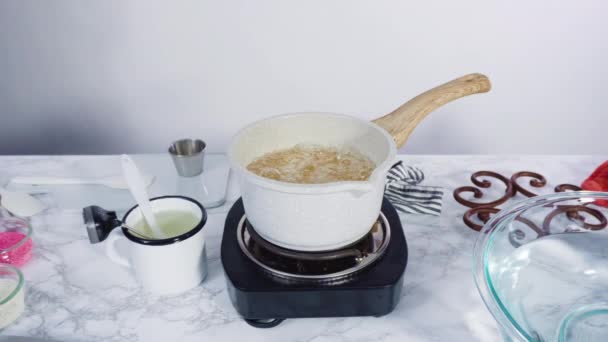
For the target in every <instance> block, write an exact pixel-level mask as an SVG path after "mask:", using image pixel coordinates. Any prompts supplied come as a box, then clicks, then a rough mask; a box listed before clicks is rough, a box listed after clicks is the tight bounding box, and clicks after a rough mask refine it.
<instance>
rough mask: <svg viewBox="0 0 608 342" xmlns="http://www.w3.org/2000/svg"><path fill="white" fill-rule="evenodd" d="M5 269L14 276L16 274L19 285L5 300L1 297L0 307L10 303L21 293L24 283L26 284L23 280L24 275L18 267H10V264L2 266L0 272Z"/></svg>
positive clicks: (0, 265)
mask: <svg viewBox="0 0 608 342" xmlns="http://www.w3.org/2000/svg"><path fill="white" fill-rule="evenodd" d="M3 268H5V269H8V270H9V271H10V272H13V273H14V274H16V275H17V278H18V281H17V285H16V286H15V288H14V289H13V290H12V291H11V292H10V293H9V295H8V296H6V297H4V298H2V297H0V307H1V306H2V305H4V304H6V303H8V302H9V301H10V300H11V299H13V298H14V297H15V296H16V295H17V293H19V291H21V289H22V288H23V283H24V282H25V279H24V278H23V273H22V272H21V271H20V270H19V269H18V268H17V267H15V266H12V265H9V264H0V270H1V269H3Z"/></svg>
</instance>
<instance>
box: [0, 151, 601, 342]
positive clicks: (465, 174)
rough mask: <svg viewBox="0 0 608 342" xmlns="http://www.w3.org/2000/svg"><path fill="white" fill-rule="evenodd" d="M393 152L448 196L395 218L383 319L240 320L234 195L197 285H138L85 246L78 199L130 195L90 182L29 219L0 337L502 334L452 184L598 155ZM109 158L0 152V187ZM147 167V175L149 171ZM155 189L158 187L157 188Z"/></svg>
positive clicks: (590, 160) (424, 337)
mask: <svg viewBox="0 0 608 342" xmlns="http://www.w3.org/2000/svg"><path fill="white" fill-rule="evenodd" d="M140 157H142V158H143V157H146V158H152V159H154V156H140ZM401 158H402V159H403V160H404V161H405V163H406V164H410V165H415V166H418V167H420V168H421V169H422V170H424V172H425V174H426V181H425V184H428V185H436V186H442V187H444V188H445V190H446V192H445V193H446V194H445V196H444V206H443V213H442V215H441V216H440V217H432V216H426V215H402V216H401V219H402V223H403V225H404V231H405V235H406V238H407V241H408V246H409V253H410V255H409V263H408V267H407V270H406V274H405V283H404V288H403V293H402V298H401V301H400V303H399V305H398V306H397V307H396V308H395V311H394V312H392V313H391V314H389V315H387V316H384V317H379V318H374V317H351V318H314V319H291V320H287V321H285V322H284V323H282V324H281V325H279V326H278V327H276V328H273V329H269V330H262V329H255V328H252V327H250V326H248V325H247V324H246V323H245V322H243V320H242V319H241V318H240V317H239V315H238V314H237V313H236V311H235V310H234V309H233V307H232V305H231V303H230V300H229V298H228V295H227V293H226V288H225V279H224V275H223V270H222V266H221V262H220V255H219V253H220V250H219V244H220V240H221V233H222V229H223V221H224V218H225V214H226V211H227V210H228V208H229V205H230V203H231V202H230V201H229V202H228V203H227V204H226V205H224V206H223V207H220V208H216V209H212V210H211V211H210V218H209V222H208V223H207V226H206V229H207V235H206V237H207V248H208V250H207V251H208V256H209V275H208V277H207V279H206V280H205V281H204V283H203V284H202V285H201V286H200V287H198V288H196V289H193V290H190V291H188V292H186V293H183V294H180V295H176V296H164V297H163V296H154V295H150V294H147V293H145V292H142V291H141V290H140V289H139V287H138V286H137V284H136V283H135V281H134V278H133V276H132V275H131V273H130V272H129V270H128V269H125V268H122V267H120V266H117V265H115V264H113V263H112V262H111V261H110V260H109V259H108V258H106V257H105V254H104V250H103V249H104V247H103V244H97V245H91V244H89V241H88V239H87V236H86V231H85V229H84V227H83V224H82V218H81V209H82V207H83V206H86V205H90V204H95V203H99V202H104V203H108V201H109V202H112V201H113V200H116V201H119V202H120V203H117V206H116V207H117V208H125V209H126V207H125V206H127V205H128V204H129V201H130V199H129V197H128V196H126V195H125V194H124V193H120V190H109V189H102V188H101V187H94V186H93V187H89V188H87V189H86V190H87V191H89V192H90V191H93V192H94V193H96V194H97V195H96V196H95V198H75V199H74V198H72V199H71V200H70V201H64V200H65V198H64V197H55V196H54V193H53V190H52V189H51V190H50V192H49V193H47V194H44V195H40V196H39V197H40V198H41V199H42V200H43V201H45V202H46V203H47V204H49V206H50V208H49V209H48V210H47V211H45V212H44V213H42V214H40V215H38V216H36V217H34V218H32V220H31V223H32V225H33V227H34V243H35V247H34V248H35V249H34V251H35V252H34V258H33V260H32V261H31V262H30V263H29V264H28V265H26V266H25V267H24V268H23V272H24V274H25V277H26V281H27V287H26V290H27V293H26V296H27V299H26V304H27V309H26V312H25V313H24V314H23V316H22V317H21V318H20V319H19V320H18V321H16V322H15V323H14V324H13V325H11V326H9V327H8V328H7V329H5V330H4V331H2V332H1V334H8V335H21V336H38V337H48V338H54V339H57V340H62V341H132V342H135V341H174V342H177V341H235V340H237V339H239V338H240V339H244V338H246V339H247V341H251V342H253V341H275V340H276V341H300V342H304V341H311V342H334V341H336V342H337V341H341V342H342V341H352V342H355V341H498V340H499V335H498V330H497V327H496V325H495V323H494V320H493V319H492V317H491V316H490V314H489V313H488V312H487V310H486V308H485V306H484V305H483V302H482V301H481V299H480V297H479V295H478V294H477V290H476V288H475V284H474V281H473V277H472V271H471V255H472V246H473V243H474V241H475V238H476V237H477V233H476V232H474V231H472V230H470V229H469V228H467V227H466V226H465V225H464V224H463V223H462V214H463V212H464V211H465V208H464V207H462V206H460V205H459V204H458V203H456V202H455V201H454V200H453V198H452V197H451V191H452V190H453V189H454V188H455V187H458V186H461V185H465V184H467V183H468V182H469V180H468V178H469V176H470V174H471V173H472V172H473V171H477V170H480V169H490V170H496V171H500V172H503V173H504V174H505V175H510V174H511V173H513V172H515V171H520V170H531V171H537V172H540V173H542V174H544V175H545V176H546V177H547V178H548V180H549V183H550V184H549V185H548V186H547V187H546V188H545V189H544V190H543V191H544V192H550V191H551V190H550V189H552V187H553V186H554V185H556V184H559V183H565V182H570V183H574V184H579V183H580V182H581V181H582V180H583V179H584V178H585V177H586V176H587V175H588V174H589V173H590V172H591V171H592V170H593V169H594V168H595V167H596V166H597V165H599V164H600V163H601V162H603V161H604V160H605V159H606V158H604V157H591V156H525V157H523V156H510V157H505V156H501V157H492V156H401ZM117 161H118V159H117V158H116V157H112V156H62V157H43V156H35V157H21V156H15V157H10V156H8V157H0V185H4V184H5V183H6V182H7V181H8V179H9V178H10V177H12V176H15V175H35V174H39V175H40V174H42V173H45V174H49V175H55V176H70V175H80V176H87V177H88V176H90V177H94V176H101V175H109V174H112V173H116V172H118V171H117V170H119V165H118V164H117ZM136 161H137V159H136ZM167 161H168V160H167ZM158 162H160V163H164V162H165V158H164V157H161V156H160V155H159V156H158ZM169 162H170V161H169ZM115 163H116V165H115ZM150 165H152V164H147V165H146V166H147V167H150ZM143 169H144V170H145V171H146V172H149V173H151V174H154V170H153V168H152V167H150V169H146V168H145V167H143ZM116 191H118V193H116ZM155 191H157V192H158V193H159V194H160V193H162V192H163V189H162V188H161V189H156V190H155ZM166 191H173V190H171V189H167V190H166ZM237 194H238V193H237V192H236V190H233V191H232V195H229V199H232V200H234V199H235V198H236V197H235V195H237ZM125 196H126V197H125ZM159 271H161V272H162V270H159Z"/></svg>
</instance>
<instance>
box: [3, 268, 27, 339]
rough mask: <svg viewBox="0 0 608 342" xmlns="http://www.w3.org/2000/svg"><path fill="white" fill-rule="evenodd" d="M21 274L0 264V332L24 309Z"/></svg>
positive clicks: (16, 269)
mask: <svg viewBox="0 0 608 342" xmlns="http://www.w3.org/2000/svg"><path fill="white" fill-rule="evenodd" d="M24 283H25V282H24V280H23V274H22V273H21V271H19V269H18V268H16V267H13V266H11V265H5V264H0V330H2V329H4V328H5V327H7V326H8V325H10V324H11V323H13V322H14V321H15V320H16V319H17V318H19V316H21V314H22V313H23V310H24V309H25V297H24Z"/></svg>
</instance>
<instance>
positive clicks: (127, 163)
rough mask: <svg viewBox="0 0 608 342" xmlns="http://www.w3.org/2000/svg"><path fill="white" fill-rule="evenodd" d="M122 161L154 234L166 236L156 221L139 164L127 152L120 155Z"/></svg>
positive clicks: (133, 191)
mask: <svg viewBox="0 0 608 342" xmlns="http://www.w3.org/2000/svg"><path fill="white" fill-rule="evenodd" d="M120 161H121V164H122V172H123V175H124V176H125V180H126V181H127V184H128V185H129V190H130V191H131V195H133V197H134V198H135V201H136V202H137V205H138V206H139V210H140V211H141V213H142V215H143V217H144V220H146V222H147V223H148V225H149V226H150V228H152V232H154V236H156V237H157V238H164V237H165V235H164V234H163V232H162V231H161V230H160V227H159V225H158V223H157V222H156V217H155V216H154V211H153V210H152V205H151V204H150V199H149V197H148V193H147V191H146V185H145V183H144V181H143V180H142V178H141V173H140V172H139V169H138V168H137V165H135V162H133V160H132V159H131V158H130V157H129V156H128V155H126V154H123V155H122V156H120Z"/></svg>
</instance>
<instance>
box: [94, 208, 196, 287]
mask: <svg viewBox="0 0 608 342" xmlns="http://www.w3.org/2000/svg"><path fill="white" fill-rule="evenodd" d="M150 201H151V204H152V208H153V210H154V211H156V212H159V211H165V210H171V211H187V212H190V213H192V214H194V215H195V216H196V217H197V218H198V223H197V224H196V226H194V227H192V229H190V230H188V231H187V232H185V233H183V234H181V235H178V236H175V237H171V238H168V239H159V240H156V239H155V240H152V239H144V238H142V237H140V236H137V235H136V234H133V233H131V232H130V231H129V230H128V229H126V228H124V227H122V228H121V229H114V230H112V232H111V233H110V234H109V235H108V237H107V240H106V242H105V250H106V254H107V255H108V257H109V258H110V259H111V260H112V261H114V262H116V263H117V264H119V265H122V266H125V267H128V268H131V269H133V272H134V273H135V277H136V278H137V280H138V282H139V283H140V284H141V285H142V287H143V288H144V289H145V290H147V291H149V292H152V293H156V294H176V293H180V292H184V291H186V290H189V289H192V288H194V287H196V286H197V285H199V284H200V283H201V282H202V281H203V279H204V278H205V276H206V275H207V254H206V250H205V238H204V232H203V226H204V225H205V223H206V221H207V212H206V211H205V209H204V208H203V206H202V205H201V204H200V203H198V202H197V201H195V200H193V199H191V198H188V197H183V196H163V197H156V198H152V199H150ZM142 219H143V218H142V214H141V212H140V210H139V208H138V206H134V207H133V208H131V209H130V210H129V211H128V212H127V213H126V214H125V216H124V217H123V219H122V222H123V223H124V224H126V225H127V226H129V227H134V226H135V225H136V224H137V223H138V222H139V221H140V220H142ZM119 240H126V242H127V245H128V248H127V251H126V253H120V252H119V251H118V249H117V248H116V245H117V242H118V241H119Z"/></svg>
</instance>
